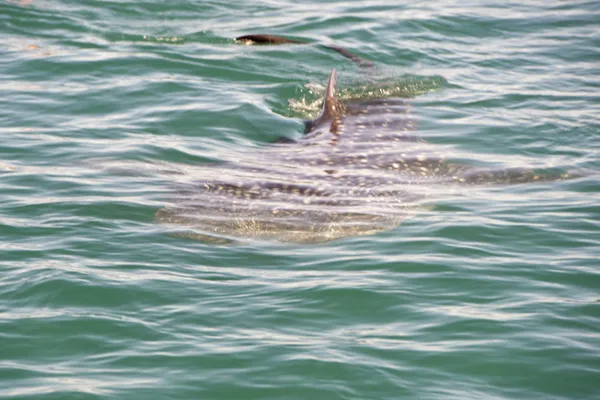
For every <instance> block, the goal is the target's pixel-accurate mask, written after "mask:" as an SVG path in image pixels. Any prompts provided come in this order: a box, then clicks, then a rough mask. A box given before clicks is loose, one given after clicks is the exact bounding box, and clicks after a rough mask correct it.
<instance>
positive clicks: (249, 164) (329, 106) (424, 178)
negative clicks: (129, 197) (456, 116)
mask: <svg viewBox="0 0 600 400" xmlns="http://www.w3.org/2000/svg"><path fill="white" fill-rule="evenodd" d="M411 107H412V106H411V103H410V99H408V98H400V97H398V98H394V97H390V98H371V99H354V100H348V101H342V100H341V98H340V96H339V94H338V87H337V72H336V70H335V69H333V70H332V71H331V74H330V76H329V80H328V83H327V87H326V90H325V94H324V98H323V104H322V107H321V112H320V114H319V115H318V116H317V117H316V118H315V119H313V120H310V121H308V122H306V129H305V133H304V135H303V136H301V137H300V138H298V139H296V140H291V139H287V140H281V141H277V142H276V143H272V144H270V145H267V146H264V147H262V148H259V149H257V150H256V151H253V152H245V153H244V154H242V155H241V156H240V157H239V158H238V159H237V160H235V162H233V161H230V162H223V163H220V164H207V165H205V166H203V167H202V168H201V169H200V172H199V173H198V174H197V175H198V179H197V180H194V182H193V183H191V184H188V185H186V186H185V187H183V188H179V189H178V192H177V196H176V200H175V201H174V202H173V204H171V205H169V206H167V207H165V208H162V209H160V210H158V211H157V213H156V220H157V221H158V222H160V223H164V224H169V225H171V226H173V227H174V228H175V229H176V230H177V232H176V234H177V235H178V236H183V237H188V238H192V239H198V240H201V241H205V242H210V243H233V242H237V241H239V240H242V239H260V240H274V241H279V242H293V243H319V242H327V241H330V240H335V239H340V238H344V237H350V236H358V235H366V234H373V233H376V232H380V231H384V230H390V229H393V228H395V227H397V226H398V225H400V224H401V223H402V221H403V220H405V219H406V218H408V217H410V216H412V215H413V214H414V213H415V211H416V210H418V208H419V207H420V205H421V202H422V201H423V199H426V198H427V195H428V193H429V192H431V191H432V190H437V189H436V188H437V187H438V186H439V185H445V186H448V185H492V184H516V183H527V182H537V181H544V180H555V179H566V178H568V175H567V174H563V175H560V174H559V175H556V174H555V175H550V174H538V173H536V172H535V171H533V170H530V169H524V168H509V169H497V170H493V169H482V168H477V167H475V166H471V165H469V164H464V163H457V162H453V161H452V160H451V159H449V158H448V156H449V154H451V149H449V148H446V147H444V146H442V145H437V144H433V143H429V142H427V141H425V140H422V139H421V138H420V137H419V136H418V135H417V134H416V132H415V131H416V129H417V126H416V122H415V119H414V117H413V116H412V112H411Z"/></svg>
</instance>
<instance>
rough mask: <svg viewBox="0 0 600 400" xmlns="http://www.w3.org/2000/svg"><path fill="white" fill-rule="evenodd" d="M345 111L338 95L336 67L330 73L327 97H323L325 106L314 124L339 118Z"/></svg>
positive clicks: (326, 91)
mask: <svg viewBox="0 0 600 400" xmlns="http://www.w3.org/2000/svg"><path fill="white" fill-rule="evenodd" d="M343 112H344V105H343V104H342V102H341V101H340V100H339V99H338V97H337V73H336V72H335V68H334V69H332V70H331V74H329V81H328V82H327V89H326V90H325V98H324V99H323V107H322V108H321V113H320V114H319V116H318V117H317V118H316V119H315V120H314V121H312V123H311V125H312V126H318V125H321V124H325V123H329V122H331V121H334V120H336V119H338V118H339V117H340V116H341V115H342V114H343Z"/></svg>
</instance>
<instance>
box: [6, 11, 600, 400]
mask: <svg viewBox="0 0 600 400" xmlns="http://www.w3.org/2000/svg"><path fill="white" fill-rule="evenodd" d="M598 21H600V5H599V3H598V2H597V1H577V0H576V1H541V0H539V1H533V0H532V1H518V2H517V1H514V2H483V1H464V2H458V1H457V2H453V1H439V2H399V1H396V0H377V1H364V2H341V1H333V0H322V1H307V2H292V1H288V0H272V1H271V0H262V1H239V2H229V3H227V2H222V1H196V2H192V1H184V0H175V1H170V2H166V1H156V2H147V1H135V2H134V1H122V2H110V1H92V0H81V1H67V0H61V1H53V0H29V1H16V0H14V1H6V0H5V1H2V2H0V27H1V30H0V33H1V34H2V41H1V45H0V99H1V100H0V102H1V107H0V135H1V136H0V137H1V141H0V268H1V269H0V398H10V399H17V398H18V399H25V398H27V399H34V398H35V399H38V398H39V399H286V400H287V399H315V400H316V399H361V400H362V399H494V400H499V399H594V398H596V399H600V185H599V182H598V175H597V173H596V172H595V171H598V170H599V169H600V161H599V159H598V150H599V149H600V140H599V132H600V123H599V118H598V116H599V115H600V94H599V93H600V50H599V49H600V24H599V22H598ZM255 32H260V33H274V34H282V35H289V36H291V37H299V38H308V39H310V40H313V41H314V42H320V43H329V44H333V43H335V44H336V45H340V46H344V47H345V48H347V49H348V50H351V51H353V52H355V53H357V54H359V55H360V56H362V57H365V58H368V59H370V60H372V61H373V62H374V64H375V69H374V70H375V71H376V72H375V73H371V72H369V73H368V74H371V75H376V76H369V77H366V76H365V75H366V74H367V73H366V72H365V70H363V69H360V68H358V67H357V66H356V65H353V64H352V63H351V62H350V61H349V60H346V59H344V58H343V57H341V56H340V55H339V54H336V53H334V52H330V51H327V50H326V49H323V48H321V47H319V46H317V45H302V46H281V47H249V46H241V45H236V44H234V43H233V41H232V40H231V38H233V37H236V36H239V35H242V34H248V33H255ZM333 67H336V68H337V69H338V71H339V74H340V77H341V80H342V82H341V84H342V86H344V87H346V89H347V90H349V91H352V90H355V91H357V90H358V91H359V92H360V90H362V89H361V87H363V86H361V82H363V81H364V80H378V82H382V81H383V82H404V83H405V84H406V85H409V86H410V85H413V86H411V88H412V90H413V91H414V93H415V94H416V96H415V99H414V100H413V110H414V113H415V115H416V116H417V119H418V124H419V134H420V135H421V136H422V137H423V138H425V139H426V140H428V141H432V142H436V143H442V144H445V145H450V146H453V148H454V149H455V150H456V151H457V152H459V153H462V154H465V155H469V156H470V157H471V158H473V159H477V160H480V161H481V162H482V164H485V163H490V164H492V165H501V166H513V165H514V166H531V167H536V168H543V169H545V168H548V169H552V168H558V169H561V170H564V169H566V170H583V171H587V173H586V174H584V175H585V176H584V177H582V178H578V179H572V180H566V181H558V182H544V183H531V184H521V185H513V186H492V187H485V188H470V189H464V190H460V191H457V190H453V191H449V192H448V193H446V194H442V195H441V196H440V198H439V199H438V201H437V203H436V204H435V207H433V208H431V209H426V210H423V211H422V212H421V213H418V214H417V215H415V216H414V217H413V218H411V219H409V220H407V221H405V222H404V223H403V224H402V225H401V226H399V227H397V228H395V229H393V230H390V231H386V232H381V233H378V234H375V235H370V236H359V237H354V238H346V239H341V240H337V241H333V242H329V243H324V244H317V245H293V244H278V243H271V242H253V241H250V242H248V243H244V244H242V245H238V246H216V245H210V244H205V243H201V242H196V241H191V240H186V239H182V238H178V237H174V236H171V235H169V234H168V231H167V229H166V228H165V227H164V226H161V225H158V224H156V223H155V222H154V213H155V212H156V211H157V210H158V209H160V208H161V207H162V206H163V205H164V198H165V194H166V193H167V192H168V190H169V185H170V184H171V183H172V180H173V179H174V178H173V174H171V173H170V172H169V171H170V170H172V169H173V168H175V167H176V169H177V170H178V171H181V170H185V168H186V166H193V165H198V164H200V163H203V162H208V161H219V160H225V159H229V158H231V157H233V154H235V152H240V151H242V152H246V151H247V152H251V151H253V150H254V149H257V148H259V147H260V146H264V145H265V143H267V142H269V141H272V140H275V139H277V138H278V137H280V136H287V137H298V136H299V135H300V134H301V132H302V123H301V121H300V120H299V119H295V118H290V116H302V115H303V114H309V113H310V112H314V106H313V107H312V108H311V106H310V102H311V101H314V100H315V97H314V95H313V93H312V91H313V90H312V89H311V88H315V87H317V88H318V85H322V84H324V82H325V80H326V78H327V75H328V73H329V72H330V70H331V69H332V68H333ZM307 85H308V87H307ZM303 105H306V108H305V109H304V108H303Z"/></svg>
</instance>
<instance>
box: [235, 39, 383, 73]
mask: <svg viewBox="0 0 600 400" xmlns="http://www.w3.org/2000/svg"><path fill="white" fill-rule="evenodd" d="M235 40H236V41H238V42H242V43H244V44H248V45H251V44H304V43H308V42H305V41H300V40H294V39H288V38H285V37H283V36H277V35H264V34H255V35H244V36H238V37H236V38H235ZM321 47H324V48H326V49H329V50H333V51H335V52H337V53H340V54H341V55H343V56H344V57H346V58H349V59H350V60H352V61H354V62H355V63H357V64H358V65H360V66H361V67H371V66H373V63H372V62H371V61H369V60H365V59H364V58H362V57H359V56H357V55H356V54H354V53H351V52H349V51H348V50H346V49H344V48H343V47H339V46H329V45H326V44H322V45H321Z"/></svg>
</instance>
